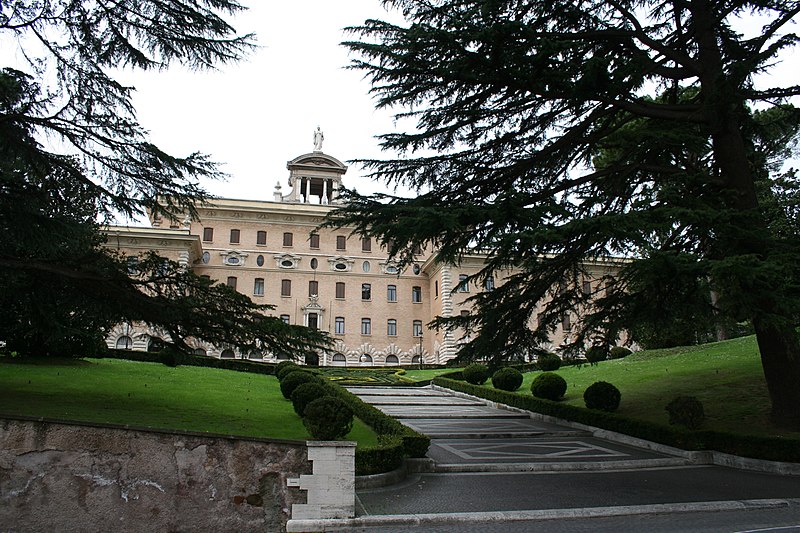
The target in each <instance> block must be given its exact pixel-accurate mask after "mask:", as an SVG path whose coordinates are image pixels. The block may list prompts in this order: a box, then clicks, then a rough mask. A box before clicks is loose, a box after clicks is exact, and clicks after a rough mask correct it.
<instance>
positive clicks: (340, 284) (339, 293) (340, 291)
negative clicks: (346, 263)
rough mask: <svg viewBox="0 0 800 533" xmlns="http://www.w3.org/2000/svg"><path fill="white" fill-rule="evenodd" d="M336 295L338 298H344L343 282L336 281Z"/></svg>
mask: <svg viewBox="0 0 800 533" xmlns="http://www.w3.org/2000/svg"><path fill="white" fill-rule="evenodd" d="M336 297H337V298H339V299H342V298H344V282H342V281H338V282H336Z"/></svg>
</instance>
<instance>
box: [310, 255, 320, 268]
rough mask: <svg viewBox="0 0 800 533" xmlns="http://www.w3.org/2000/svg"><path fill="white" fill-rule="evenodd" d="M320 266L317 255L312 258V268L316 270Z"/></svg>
mask: <svg viewBox="0 0 800 533" xmlns="http://www.w3.org/2000/svg"><path fill="white" fill-rule="evenodd" d="M318 266H319V261H317V258H316V257H312V258H311V270H316V269H317V267H318Z"/></svg>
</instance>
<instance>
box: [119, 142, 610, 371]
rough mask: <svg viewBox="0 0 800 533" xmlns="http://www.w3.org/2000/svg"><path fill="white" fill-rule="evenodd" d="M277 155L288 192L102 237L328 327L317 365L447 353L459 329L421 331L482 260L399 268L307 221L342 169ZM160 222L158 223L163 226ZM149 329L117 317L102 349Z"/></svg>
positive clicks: (279, 312)
mask: <svg viewBox="0 0 800 533" xmlns="http://www.w3.org/2000/svg"><path fill="white" fill-rule="evenodd" d="M314 148H315V149H314V151H313V152H311V153H307V154H303V155H301V156H299V157H296V158H294V159H292V160H291V161H289V162H288V163H287V168H288V170H289V178H288V185H289V189H288V190H289V192H288V194H286V195H284V194H282V190H281V189H282V188H281V186H280V184H278V185H277V186H276V187H275V192H274V195H273V198H272V200H270V201H263V200H234V199H214V200H212V201H210V202H209V203H207V204H205V205H203V206H202V207H200V208H199V209H198V213H199V218H198V219H197V220H191V219H189V218H186V219H184V220H183V221H182V222H181V223H179V224H177V225H175V224H173V225H170V223H169V222H165V221H164V220H162V219H160V218H157V217H151V220H150V223H151V227H146V228H145V227H123V226H111V227H109V228H107V230H106V232H107V235H108V242H107V246H110V247H113V248H116V249H118V250H119V251H121V252H122V253H124V254H126V255H128V256H135V255H137V254H139V253H143V252H145V251H148V250H155V251H156V252H157V253H158V254H159V255H162V256H164V257H167V258H169V259H172V260H174V261H177V262H178V263H180V264H181V265H183V266H184V267H185V268H190V269H192V270H193V271H194V272H195V273H196V274H198V275H201V276H209V277H210V278H212V279H214V280H218V281H220V282H223V283H227V284H228V285H229V286H231V287H233V288H235V289H236V290H237V291H239V292H241V293H243V294H246V295H248V296H249V297H250V298H251V299H252V300H253V301H255V302H257V303H265V304H271V305H273V306H275V309H274V310H273V311H272V313H273V314H274V315H275V316H279V317H280V318H281V319H282V320H284V321H286V322H289V323H292V324H302V325H305V326H308V327H312V328H318V329H321V330H324V331H326V332H328V333H329V334H330V336H331V338H332V339H334V347H333V351H332V352H331V353H328V354H324V355H323V356H322V357H321V358H320V364H321V365H339V366H345V365H346V366H372V365H374V366H391V365H408V364H414V363H420V362H423V363H427V364H441V363H445V362H446V361H448V360H449V359H452V358H453V357H455V355H456V352H457V349H458V344H459V342H462V341H463V340H464V339H465V338H466V337H465V335H466V333H464V332H461V333H459V332H440V331H432V330H429V329H428V327H427V324H428V323H429V322H430V321H431V320H433V319H434V318H435V317H436V316H444V317H447V316H454V315H458V314H461V313H469V305H468V304H467V303H465V300H466V299H467V298H468V297H469V296H470V295H471V293H474V292H475V291H483V290H491V289H492V288H493V285H494V284H495V283H498V284H499V283H502V279H497V280H493V279H490V280H487V283H486V285H487V286H485V287H477V286H473V285H468V284H465V283H461V282H462V281H463V280H464V279H465V278H466V277H467V276H468V275H470V274H474V273H475V272H477V271H478V270H479V269H480V267H481V265H482V263H483V260H484V258H483V257H482V256H480V255H473V256H469V257H466V258H465V259H464V260H463V261H462V263H461V264H460V265H448V264H442V263H439V262H437V261H436V259H435V254H433V253H432V251H431V250H420V254H419V255H418V257H417V259H418V261H417V262H416V263H414V264H413V265H411V266H409V267H407V268H404V269H400V268H399V267H398V266H397V265H395V264H394V263H392V262H391V261H389V260H388V254H387V252H386V250H385V249H383V248H382V247H381V246H380V245H379V244H378V243H376V242H375V241H374V240H372V239H362V238H360V237H357V236H353V235H350V231H349V230H348V229H317V228H318V226H319V224H320V223H321V222H322V220H323V218H324V217H325V215H326V214H327V213H328V212H329V211H331V210H332V209H334V208H335V207H336V205H337V203H338V201H339V190H340V189H341V188H342V179H343V177H344V175H345V173H346V172H347V167H346V166H345V165H344V164H342V162H341V161H339V160H338V159H336V158H335V157H332V156H330V155H328V154H325V153H323V152H322V151H321V142H317V141H316V136H315V146H314ZM165 224H166V225H165ZM616 268H617V267H616V266H615V265H614V263H613V262H598V263H597V264H596V265H589V268H588V271H589V273H590V276H591V277H590V278H588V279H587V280H586V281H584V284H587V283H588V284H589V285H590V286H591V284H592V283H600V282H601V281H600V280H601V279H602V278H603V277H604V276H607V275H612V274H613V272H614V270H616ZM576 318H577V317H570V316H565V317H564V320H563V323H562V324H561V327H560V328H559V330H558V331H556V332H554V335H553V338H552V345H553V347H557V346H558V345H559V344H561V343H562V342H563V341H564V340H565V339H568V338H569V335H570V330H571V326H572V325H573V324H574V320H575V319H576ZM154 336H155V337H157V336H159V335H158V334H157V332H152V331H149V330H147V328H146V327H144V326H141V325H136V324H121V325H119V326H117V327H116V328H115V329H114V330H113V331H112V333H111V335H110V336H109V338H108V344H109V347H112V348H114V347H116V348H127V349H134V350H146V349H147V348H148V343H149V339H150V338H151V337H154ZM194 347H195V350H196V352H197V353H201V354H207V355H210V356H215V357H223V358H249V359H256V360H265V361H275V360H276V355H275V354H269V353H239V352H238V351H236V350H235V349H233V348H230V347H223V346H211V345H207V344H204V343H202V342H199V341H198V342H196V343H195V344H194Z"/></svg>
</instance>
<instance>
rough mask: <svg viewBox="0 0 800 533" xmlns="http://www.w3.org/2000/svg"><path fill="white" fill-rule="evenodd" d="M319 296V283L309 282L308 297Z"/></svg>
mask: <svg viewBox="0 0 800 533" xmlns="http://www.w3.org/2000/svg"><path fill="white" fill-rule="evenodd" d="M318 294H319V281H309V282H308V295H309V296H316V295H318Z"/></svg>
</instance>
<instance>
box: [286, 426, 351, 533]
mask: <svg viewBox="0 0 800 533" xmlns="http://www.w3.org/2000/svg"><path fill="white" fill-rule="evenodd" d="M306 445H307V446H308V460H309V461H311V462H312V463H313V465H312V467H313V470H312V471H313V473H312V474H311V475H301V476H300V477H299V478H294V479H289V480H287V484H288V485H289V486H290V487H299V488H300V490H305V491H308V493H307V494H308V495H307V498H306V502H307V503H295V504H292V517H291V519H290V520H289V522H288V524H287V530H288V531H309V529H306V526H307V525H308V523H304V522H305V521H308V520H323V519H330V518H353V517H354V516H355V514H356V482H355V480H356V477H355V475H356V461H355V456H356V443H355V442H350V441H308V442H307V443H306Z"/></svg>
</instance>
